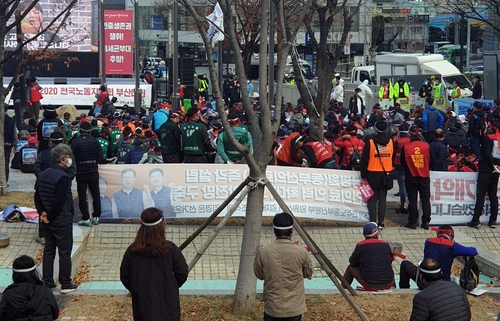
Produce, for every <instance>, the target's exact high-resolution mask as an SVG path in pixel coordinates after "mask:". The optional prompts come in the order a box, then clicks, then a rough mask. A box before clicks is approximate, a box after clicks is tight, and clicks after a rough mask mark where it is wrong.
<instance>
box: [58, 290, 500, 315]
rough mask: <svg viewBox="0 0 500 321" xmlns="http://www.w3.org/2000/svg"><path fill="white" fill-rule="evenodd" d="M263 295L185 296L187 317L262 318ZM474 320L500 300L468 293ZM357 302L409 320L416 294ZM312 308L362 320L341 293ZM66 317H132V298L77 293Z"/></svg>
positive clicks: (317, 298)
mask: <svg viewBox="0 0 500 321" xmlns="http://www.w3.org/2000/svg"><path fill="white" fill-rule="evenodd" d="M261 299H262V297H260V296H259V297H258V300H257V301H256V303H255V309H254V311H252V312H251V313H249V314H247V315H244V316H234V315H232V314H231V313H230V311H231V305H232V297H230V296H181V313H182V316H181V320H183V321H205V320H206V321H209V320H210V321H252V320H259V321H260V320H262V316H263V304H262V301H261ZM468 299H469V303H470V305H471V310H472V320H492V319H494V318H493V316H496V315H497V314H498V310H499V306H500V305H499V302H498V301H497V300H495V299H493V298H492V297H491V296H489V295H483V296H480V297H473V296H470V295H469V296H468ZM354 300H355V301H356V304H357V305H358V306H359V307H360V308H361V310H362V311H363V312H364V313H365V314H366V316H367V317H368V319H370V320H374V321H394V320H408V319H409V317H410V314H411V310H412V300H413V295H412V294H397V295H395V294H382V295H374V294H362V295H358V296H356V297H355V298H354ZM307 308H308V312H307V313H306V314H305V315H304V316H303V318H302V320H304V321H325V320H328V321H334V320H337V321H353V320H359V317H358V316H357V314H356V313H355V312H354V310H353V309H352V308H351V307H350V306H349V305H348V303H347V302H346V301H345V299H344V298H343V297H342V296H341V295H340V294H339V295H308V296H307ZM62 317H71V320H76V318H77V317H89V318H97V319H99V320H132V301H131V298H130V297H129V296H113V295H105V296H94V295H75V296H73V297H72V298H71V300H70V302H69V303H68V304H67V305H66V307H65V308H64V310H63V311H62V313H61V318H62Z"/></svg>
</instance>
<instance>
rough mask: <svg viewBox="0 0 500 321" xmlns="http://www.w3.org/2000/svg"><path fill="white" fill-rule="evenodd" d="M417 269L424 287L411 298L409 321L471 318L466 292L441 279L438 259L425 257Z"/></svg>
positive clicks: (467, 320) (461, 320)
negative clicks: (411, 306)
mask: <svg viewBox="0 0 500 321" xmlns="http://www.w3.org/2000/svg"><path fill="white" fill-rule="evenodd" d="M418 269H419V276H418V277H419V279H420V282H422V284H423V286H424V287H425V288H424V290H422V291H421V292H419V293H418V294H417V295H415V297H414V298H413V310H412V312H411V316H410V321H427V320H440V321H446V320H449V321H451V320H453V321H469V320H470V319H471V311H470V305H469V300H467V294H465V292H464V291H463V289H462V288H461V287H460V286H458V285H457V284H456V283H454V282H449V281H443V280H442V278H441V265H440V264H439V262H438V261H436V260H434V259H430V258H425V259H424V260H423V261H422V263H420V266H419V267H418Z"/></svg>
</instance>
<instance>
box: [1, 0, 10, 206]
mask: <svg viewBox="0 0 500 321" xmlns="http://www.w3.org/2000/svg"><path fill="white" fill-rule="evenodd" d="M5 14H6V8H5V7H4V6H3V5H2V6H0V61H1V60H3V58H4V55H5V46H4V40H5V33H6V32H5V23H6V18H5ZM4 101H5V87H4V85H3V64H0V195H1V196H3V195H7V177H6V176H5V166H9V164H5V151H4V149H3V146H4V138H5V137H4V128H5V108H4V107H3V102H4Z"/></svg>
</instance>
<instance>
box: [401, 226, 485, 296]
mask: <svg viewBox="0 0 500 321" xmlns="http://www.w3.org/2000/svg"><path fill="white" fill-rule="evenodd" d="M432 230H433V231H436V232H437V236H436V237H430V238H428V239H427V240H425V244H424V257H426V258H431V259H434V260H436V261H438V262H439V263H440V265H441V271H442V277H443V280H444V281H451V277H450V274H451V265H452V264H453V259H454V258H455V257H457V256H476V255H477V250H476V248H475V247H466V246H463V245H460V244H458V243H457V242H455V241H454V238H455V232H454V231H453V228H452V227H451V226H449V225H441V226H439V227H438V228H437V229H436V228H432ZM416 275H417V266H416V265H414V264H413V263H411V262H410V261H406V260H405V261H403V262H401V267H400V275H399V288H400V289H405V288H409V287H410V279H412V280H413V281H415V279H416ZM418 286H419V288H420V289H422V288H423V287H422V286H421V285H420V284H418Z"/></svg>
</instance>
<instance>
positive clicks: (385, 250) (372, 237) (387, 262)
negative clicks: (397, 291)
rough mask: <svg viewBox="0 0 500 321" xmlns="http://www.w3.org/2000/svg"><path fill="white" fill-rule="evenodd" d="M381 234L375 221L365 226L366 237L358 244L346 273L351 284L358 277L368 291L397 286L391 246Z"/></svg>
mask: <svg viewBox="0 0 500 321" xmlns="http://www.w3.org/2000/svg"><path fill="white" fill-rule="evenodd" d="M379 235H380V229H379V227H378V226H377V224H376V223H375V222H369V223H367V224H366V225H365V227H364V228H363V236H364V237H365V239H364V240H363V241H361V242H359V243H358V244H356V248H355V249H354V252H353V253H352V255H351V257H350V258H349V266H348V267H347V270H346V271H345V273H344V278H345V279H346V281H347V282H348V283H349V284H351V283H352V281H353V279H356V280H357V281H358V282H359V283H360V284H361V285H362V286H363V287H364V288H365V290H367V291H377V290H387V289H390V288H391V287H395V283H394V271H393V270H392V265H391V264H392V261H393V254H392V251H391V247H390V246H389V244H388V243H387V242H386V241H383V240H379Z"/></svg>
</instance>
